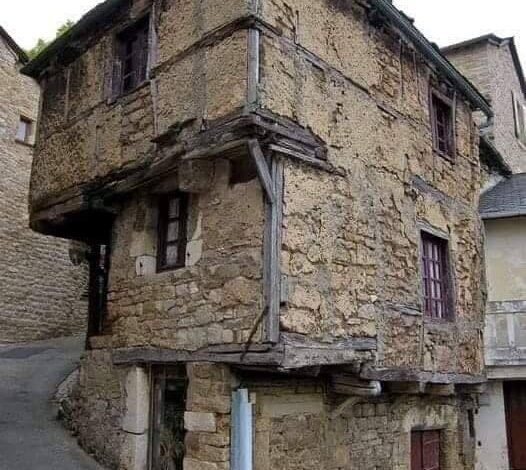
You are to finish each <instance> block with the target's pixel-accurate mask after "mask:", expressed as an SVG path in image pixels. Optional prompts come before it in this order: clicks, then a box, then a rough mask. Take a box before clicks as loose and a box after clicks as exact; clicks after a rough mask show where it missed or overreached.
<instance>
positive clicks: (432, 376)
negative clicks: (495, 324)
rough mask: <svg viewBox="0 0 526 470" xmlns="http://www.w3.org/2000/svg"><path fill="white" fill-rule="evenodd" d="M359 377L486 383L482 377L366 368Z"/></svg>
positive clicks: (439, 382) (381, 379)
mask: <svg viewBox="0 0 526 470" xmlns="http://www.w3.org/2000/svg"><path fill="white" fill-rule="evenodd" d="M360 377H361V378H363V379H368V380H380V381H382V382H419V383H436V384H480V383H484V382H486V377H484V376H482V375H468V374H455V373H440V372H425V371H418V370H414V369H380V368H379V369H374V368H372V367H371V366H366V367H364V368H363V370H362V371H361V372H360Z"/></svg>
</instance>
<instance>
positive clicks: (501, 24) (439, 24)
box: [0, 0, 526, 67]
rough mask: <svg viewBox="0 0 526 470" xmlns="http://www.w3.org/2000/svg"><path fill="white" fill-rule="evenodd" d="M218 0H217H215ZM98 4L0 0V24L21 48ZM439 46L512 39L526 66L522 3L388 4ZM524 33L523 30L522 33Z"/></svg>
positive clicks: (400, 0)
mask: <svg viewBox="0 0 526 470" xmlns="http://www.w3.org/2000/svg"><path fill="white" fill-rule="evenodd" d="M217 1H220V0H217ZM97 3H99V0H0V24H2V26H3V27H4V28H5V29H6V30H7V31H8V32H9V33H10V34H11V36H13V38H14V39H15V40H16V41H17V42H18V43H19V44H20V45H21V46H22V47H24V48H30V47H32V46H33V45H34V44H35V43H36V41H37V39H38V38H39V37H42V38H44V39H50V38H53V37H54V36H55V31H56V30H57V28H58V27H59V26H60V25H61V24H62V23H64V22H65V21H66V20H68V19H71V20H73V21H76V20H78V19H79V18H80V17H81V16H82V15H83V14H84V13H86V12H87V11H88V10H89V9H90V8H92V7H93V6H95V5H96V4H97ZM394 3H395V5H396V6H397V7H398V8H401V9H402V10H403V11H405V13H407V14H408V15H409V16H412V17H413V18H415V19H416V25H417V26H418V27H419V28H420V30H421V31H422V32H423V33H424V34H425V35H426V36H427V37H428V38H429V39H430V40H432V41H434V42H436V43H437V44H438V45H439V46H445V45H448V44H451V43H454V42H459V41H463V40H465V39H469V38H472V37H476V36H481V35H483V34H487V33H490V32H493V33H495V34H497V35H498V36H502V37H508V36H516V38H517V45H518V48H519V54H520V55H521V57H522V63H523V65H524V66H525V67H526V31H524V29H525V28H524V25H525V18H526V1H524V0H498V1H495V0H394ZM523 31H524V32H523Z"/></svg>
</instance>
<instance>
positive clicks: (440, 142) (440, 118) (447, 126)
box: [430, 91, 455, 158]
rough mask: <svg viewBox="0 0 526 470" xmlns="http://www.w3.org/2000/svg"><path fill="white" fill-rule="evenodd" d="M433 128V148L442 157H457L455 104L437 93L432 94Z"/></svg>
mask: <svg viewBox="0 0 526 470" xmlns="http://www.w3.org/2000/svg"><path fill="white" fill-rule="evenodd" d="M430 111H431V127H432V130H433V148H434V149H435V150H436V151H437V152H438V153H440V154H441V155H442V156H445V157H448V158H453V157H454V155H455V123H454V112H453V103H452V102H451V101H450V100H449V99H448V98H446V97H444V96H442V95H439V94H438V93H437V92H435V91H432V92H431V110H430Z"/></svg>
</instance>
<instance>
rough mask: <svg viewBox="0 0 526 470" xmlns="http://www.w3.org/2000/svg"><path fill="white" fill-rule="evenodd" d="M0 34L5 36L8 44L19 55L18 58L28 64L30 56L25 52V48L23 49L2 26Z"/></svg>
mask: <svg viewBox="0 0 526 470" xmlns="http://www.w3.org/2000/svg"><path fill="white" fill-rule="evenodd" d="M0 36H1V37H3V38H4V40H5V42H6V43H7V45H8V46H9V47H10V48H11V49H12V50H13V52H14V53H15V54H16V55H17V56H18V60H19V61H20V62H22V63H23V64H26V63H27V62H29V57H28V56H27V54H26V53H25V51H24V49H22V48H21V47H20V46H19V45H18V44H17V43H16V41H15V40H14V39H13V38H12V37H11V36H10V35H9V33H8V32H7V31H6V30H5V29H4V28H2V26H0Z"/></svg>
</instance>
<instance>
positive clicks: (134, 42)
mask: <svg viewBox="0 0 526 470" xmlns="http://www.w3.org/2000/svg"><path fill="white" fill-rule="evenodd" d="M148 33H149V19H148V17H146V18H144V19H142V20H141V21H140V22H139V23H137V24H135V25H133V26H132V27H130V28H128V29H126V30H125V31H124V32H122V33H121V34H119V36H118V37H117V45H118V69H119V71H120V78H119V77H118V76H117V77H115V80H117V82H118V84H119V90H118V91H119V92H120V93H127V92H129V91H131V90H133V89H135V88H137V87H138V86H139V85H140V84H141V83H142V82H144V81H145V80H146V73H147V68H148Z"/></svg>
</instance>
